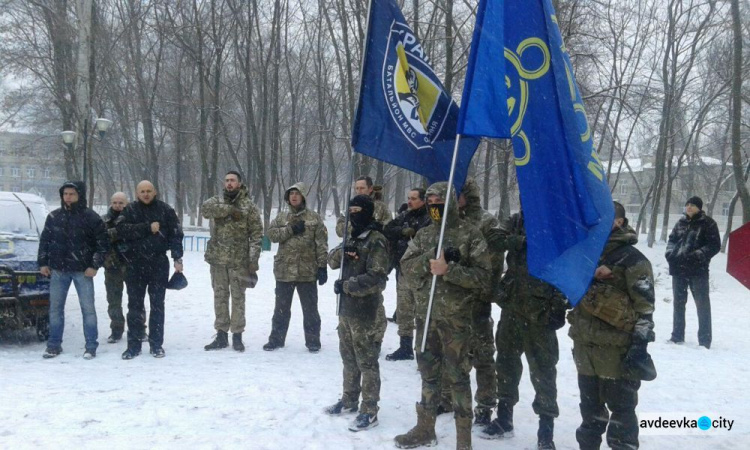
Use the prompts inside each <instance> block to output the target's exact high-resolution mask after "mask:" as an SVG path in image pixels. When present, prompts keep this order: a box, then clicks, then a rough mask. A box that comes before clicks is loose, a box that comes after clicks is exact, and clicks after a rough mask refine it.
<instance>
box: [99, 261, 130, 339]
mask: <svg viewBox="0 0 750 450" xmlns="http://www.w3.org/2000/svg"><path fill="white" fill-rule="evenodd" d="M126 270H127V269H126V268H125V266H124V265H120V266H118V267H116V268H113V269H104V287H105V288H106V289H107V314H109V321H110V325H109V327H110V328H111V329H112V334H120V335H121V334H122V333H123V332H124V331H125V316H124V315H123V313H122V292H123V289H124V286H125V276H126V273H127V272H126Z"/></svg>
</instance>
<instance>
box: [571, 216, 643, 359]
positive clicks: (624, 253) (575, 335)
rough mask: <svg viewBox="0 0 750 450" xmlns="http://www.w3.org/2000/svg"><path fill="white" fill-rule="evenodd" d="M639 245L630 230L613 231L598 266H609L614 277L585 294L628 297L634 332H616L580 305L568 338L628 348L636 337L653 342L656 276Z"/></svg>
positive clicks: (598, 282)
mask: <svg viewBox="0 0 750 450" xmlns="http://www.w3.org/2000/svg"><path fill="white" fill-rule="evenodd" d="M636 242H638V236H637V235H636V234H635V231H634V230H633V229H632V228H630V227H627V228H625V229H622V228H618V229H616V230H615V231H613V232H612V234H611V235H610V236H609V240H608V241H607V244H606V246H605V247H604V252H602V256H601V258H600V259H599V265H606V266H607V267H608V268H609V269H610V270H612V275H613V276H612V278H610V279H607V280H594V282H593V283H592V284H591V286H590V287H589V290H588V292H587V293H586V295H587V296H588V295H595V294H596V292H597V290H599V289H610V290H612V289H614V290H615V292H621V293H624V294H626V295H627V297H629V299H630V307H632V310H633V312H635V315H636V317H637V322H636V324H635V329H634V330H633V331H632V332H627V331H623V330H619V329H616V328H615V327H613V326H612V325H610V324H608V323H606V322H604V321H603V320H600V319H599V318H597V317H594V316H593V315H591V314H590V313H589V312H587V311H586V310H585V309H584V308H583V307H581V305H580V303H579V305H578V306H576V308H575V309H574V310H573V311H571V312H570V313H569V314H568V321H569V322H570V329H569V330H568V335H569V336H570V337H571V338H572V339H573V340H574V341H575V342H576V343H580V344H584V345H595V346H600V347H607V346H614V347H620V348H625V347H628V346H630V344H631V342H632V339H633V337H634V336H635V335H638V336H639V338H640V339H642V340H645V341H653V339H654V337H653V331H652V330H653V328H654V323H653V319H652V314H653V312H654V275H653V272H652V270H651V263H650V262H649V260H648V259H647V258H646V257H645V256H643V254H642V253H641V252H639V251H638V250H637V249H636V248H635V247H633V245H634V244H635V243H636ZM613 256H614V258H612V257H613ZM612 259H614V261H612ZM581 301H584V300H581Z"/></svg>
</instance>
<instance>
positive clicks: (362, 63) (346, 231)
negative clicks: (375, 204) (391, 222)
mask: <svg viewBox="0 0 750 450" xmlns="http://www.w3.org/2000/svg"><path fill="white" fill-rule="evenodd" d="M371 15H372V0H368V2H367V29H365V42H364V43H363V44H362V61H360V65H359V92H358V94H357V108H356V109H355V113H356V112H358V111H359V99H360V97H361V96H362V74H363V73H364V71H365V57H366V56H367V43H368V42H369V40H370V16H371ZM354 120H357V119H356V118H354ZM354 153H355V152H354V147H351V156H350V158H349V183H348V184H347V186H346V203H345V204H344V210H345V212H344V240H343V241H342V242H341V263H340V264H339V280H342V279H343V278H344V261H345V258H346V253H345V252H344V248H345V247H346V241H347V240H348V239H347V238H348V237H349V201H350V200H351V199H352V179H353V178H354ZM340 309H341V294H336V315H337V316H338V315H339V311H340Z"/></svg>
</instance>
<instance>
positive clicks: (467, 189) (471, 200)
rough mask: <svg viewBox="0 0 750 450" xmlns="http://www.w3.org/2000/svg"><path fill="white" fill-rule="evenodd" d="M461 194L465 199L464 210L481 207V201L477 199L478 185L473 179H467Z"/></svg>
mask: <svg viewBox="0 0 750 450" xmlns="http://www.w3.org/2000/svg"><path fill="white" fill-rule="evenodd" d="M461 193H462V194H463V195H464V197H466V208H468V207H478V206H480V205H481V199H480V198H479V184H477V182H476V181H475V180H474V178H467V179H466V183H464V187H463V189H462V190H461Z"/></svg>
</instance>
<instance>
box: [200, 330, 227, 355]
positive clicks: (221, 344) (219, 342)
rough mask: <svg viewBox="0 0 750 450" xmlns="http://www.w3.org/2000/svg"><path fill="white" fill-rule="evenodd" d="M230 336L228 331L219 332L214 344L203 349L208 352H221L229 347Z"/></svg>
mask: <svg viewBox="0 0 750 450" xmlns="http://www.w3.org/2000/svg"><path fill="white" fill-rule="evenodd" d="M227 338H228V336H227V332H226V331H221V330H219V331H217V332H216V339H214V341H213V342H211V343H210V344H208V345H206V346H205V347H203V348H204V349H205V350H206V351H209V350H219V349H222V348H227V347H228V346H229V342H228V339H227Z"/></svg>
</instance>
